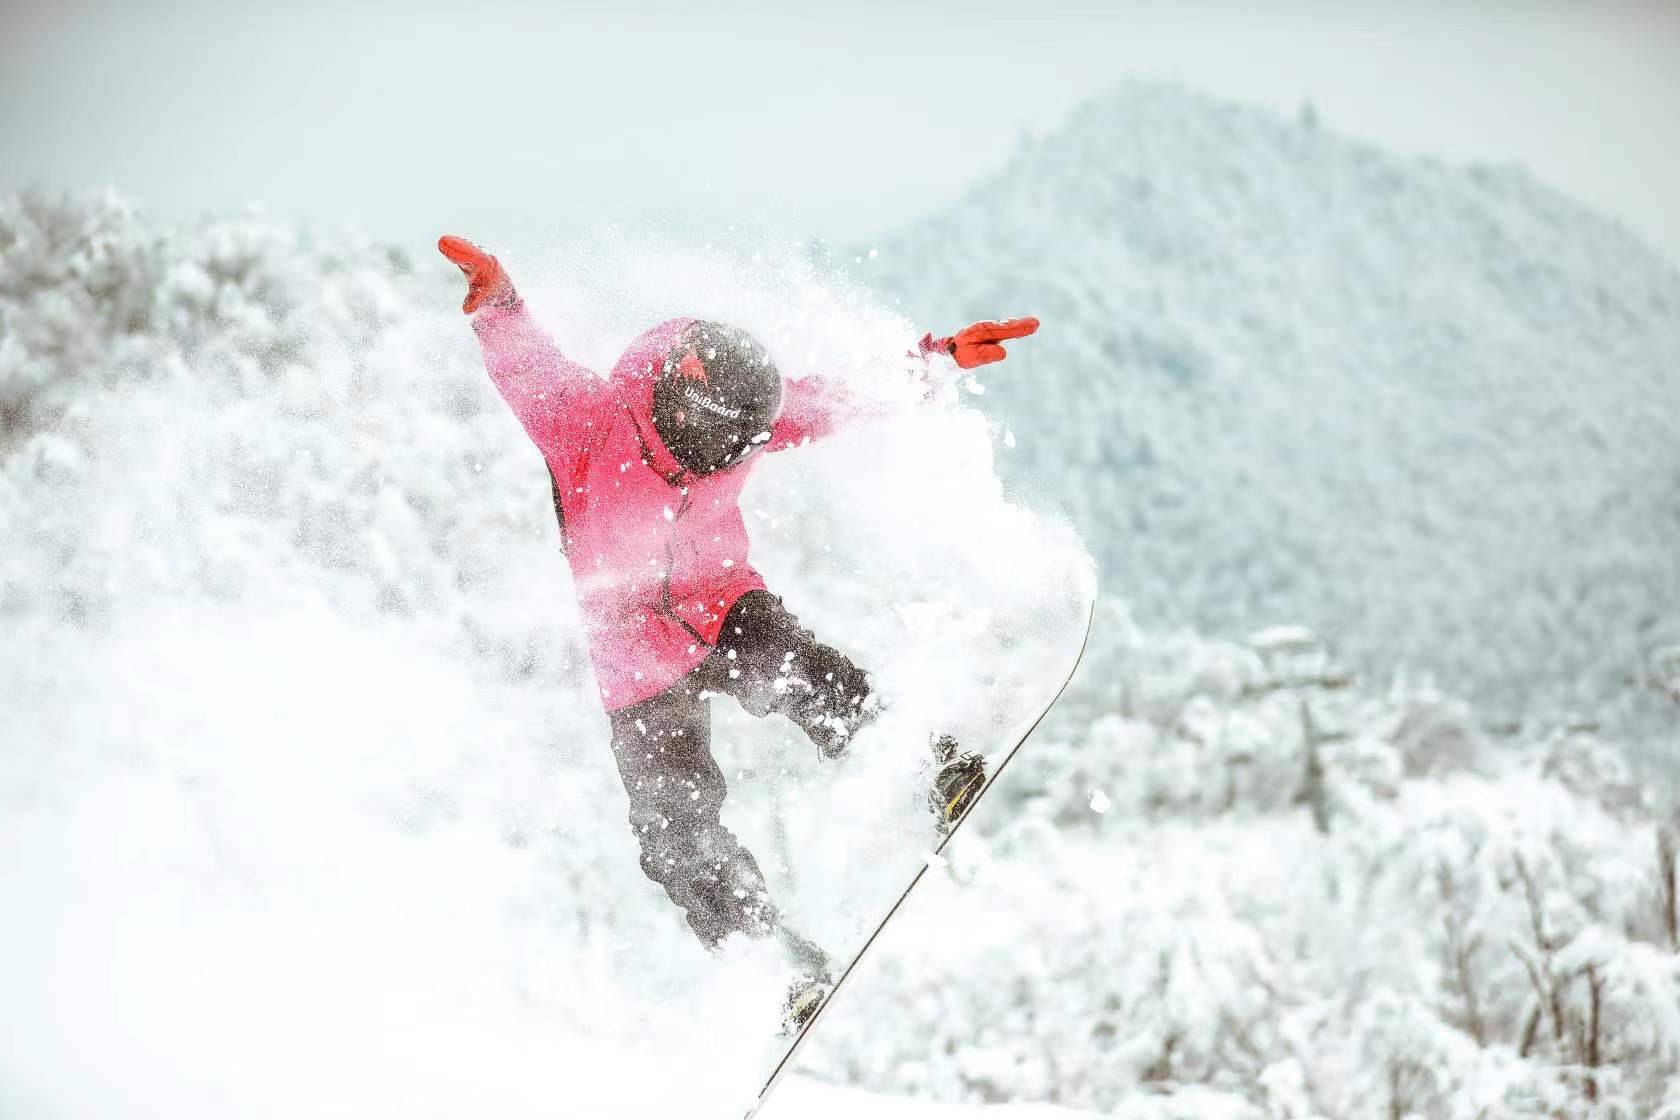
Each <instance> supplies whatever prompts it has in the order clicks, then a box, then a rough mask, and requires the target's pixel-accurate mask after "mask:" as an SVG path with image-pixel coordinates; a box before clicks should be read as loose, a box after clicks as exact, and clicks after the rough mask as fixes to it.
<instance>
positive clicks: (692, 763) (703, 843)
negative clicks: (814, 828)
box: [611, 591, 876, 946]
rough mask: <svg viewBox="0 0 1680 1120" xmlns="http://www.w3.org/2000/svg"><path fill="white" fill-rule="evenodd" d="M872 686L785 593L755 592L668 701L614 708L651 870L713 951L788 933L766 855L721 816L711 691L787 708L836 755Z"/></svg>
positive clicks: (748, 703) (621, 760)
mask: <svg viewBox="0 0 1680 1120" xmlns="http://www.w3.org/2000/svg"><path fill="white" fill-rule="evenodd" d="M869 691H870V690H869V682H868V679H867V677H866V675H865V673H864V672H863V670H861V669H859V668H858V667H857V666H856V665H854V664H853V663H852V662H851V661H850V660H849V659H848V658H847V657H846V656H845V655H844V654H842V653H841V652H840V651H838V650H836V649H834V648H832V647H830V646H826V645H823V644H822V643H820V642H818V641H817V640H816V638H815V637H814V636H812V634H811V632H810V631H809V630H805V629H802V628H801V627H800V625H799V620H798V619H797V618H795V617H794V616H793V615H792V614H791V613H789V612H788V610H787V608H786V607H784V606H783V605H782V601H781V599H779V598H777V597H776V596H774V595H772V594H770V593H769V592H767V591H749V592H747V593H746V594H745V595H742V596H741V597H740V599H738V600H736V602H735V605H734V606H733V607H731V608H730V611H729V614H728V615H727V616H726V617H725V618H724V622H723V630H722V632H721V633H720V634H719V637H718V644H717V646H716V648H715V649H713V651H712V653H711V654H710V656H708V657H707V658H706V660H705V661H703V662H702V663H701V664H699V665H698V666H696V667H695V668H694V669H693V670H692V671H690V672H689V673H688V675H687V676H685V677H683V679H682V680H680V681H678V682H677V683H676V684H674V685H672V686H671V687H670V688H668V689H666V690H665V691H664V692H662V693H660V694H659V695H658V696H654V697H651V698H650V699H647V700H643V701H642V702H641V703H639V704H632V705H631V706H629V707H628V708H622V709H620V710H619V711H616V712H613V713H612V716H611V718H612V746H613V755H614V757H615V758H616V759H617V760H618V772H619V776H620V777H621V778H623V779H624V791H625V793H627V794H628V795H629V797H630V827H631V829H632V830H633V831H634V832H635V834H636V840H637V842H638V843H639V844H640V845H641V849H642V856H641V864H642V871H643V872H644V873H646V875H647V877H648V878H650V879H652V880H653V881H654V882H656V883H658V884H659V885H660V886H662V887H664V888H665V892H666V893H667V894H669V895H670V896H671V901H672V902H674V903H676V904H677V905H678V906H680V907H682V909H683V910H684V911H685V912H686V913H687V917H688V924H689V926H690V927H691V928H692V929H693V930H694V933H695V935H696V936H697V937H699V938H700V940H701V941H702V942H703V943H705V944H706V945H707V946H713V945H716V944H717V943H718V942H719V941H721V940H722V939H723V938H724V937H726V936H728V935H729V934H731V933H735V932H737V931H740V932H745V933H748V934H750V935H752V936H767V935H770V934H773V933H784V932H785V931H783V930H782V928H781V923H780V918H779V916H778V914H777V912H776V909H775V906H774V904H772V903H771V901H770V896H769V892H768V890H767V888H766V885H765V881H764V875H763V873H762V872H761V871H760V870H759V867H758V861H757V860H755V859H754V858H753V855H752V853H751V852H749V851H747V849H746V848H744V847H742V845H741V842H740V841H739V840H738V839H737V838H736V837H735V834H734V833H733V832H731V831H729V829H727V828H725V827H724V825H723V822H722V821H721V820H720V818H719V812H720V810H721V809H722V807H723V798H724V794H725V793H726V792H727V790H726V787H725V784H724V780H723V771H722V770H720V769H718V764H717V762H716V760H715V759H713V758H712V747H711V736H712V720H711V712H710V708H709V697H710V695H711V694H712V693H723V694H724V695H727V696H732V697H734V698H735V699H736V700H737V701H739V702H740V704H741V706H742V707H743V708H745V709H746V710H747V711H748V712H750V713H752V714H753V715H755V716H765V715H769V714H770V713H772V712H774V713H777V714H779V715H784V716H786V717H788V718H789V719H791V720H792V721H793V722H794V723H796V724H798V725H799V727H800V729H801V730H802V731H804V732H805V734H806V735H807V736H808V737H809V738H810V739H811V741H812V742H813V743H815V744H816V745H817V748H818V749H819V750H820V751H822V753H823V754H824V755H825V756H827V757H829V758H836V757H838V756H839V755H840V754H842V753H843V752H844V751H845V748H846V744H847V743H848V741H849V740H850V738H851V736H852V735H853V734H854V733H855V732H856V731H857V730H858V729H859V728H861V727H862V726H864V725H865V724H866V723H868V722H869V721H870V720H871V719H872V718H873V717H874V714H875V711H876V705H875V704H874V703H873V702H871V701H870V698H869Z"/></svg>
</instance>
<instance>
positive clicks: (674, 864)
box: [611, 675, 779, 947]
mask: <svg viewBox="0 0 1680 1120" xmlns="http://www.w3.org/2000/svg"><path fill="white" fill-rule="evenodd" d="M611 720H612V747H613V756H614V758H616V759H617V761H618V773H619V777H620V778H622V779H623V781H624V792H625V793H626V794H627V795H628V796H629V798H630V827H631V830H632V831H634V832H635V834H636V841H637V843H638V844H640V845H641V849H642V854H641V866H642V871H643V873H644V874H646V875H647V877H648V878H649V879H652V880H653V881H654V882H656V883H658V884H659V885H660V886H662V887H664V888H665V893H666V894H668V895H670V896H671V901H672V902H674V903H676V904H677V905H678V906H680V907H682V909H683V910H684V912H685V913H686V915H687V918H688V924H689V927H690V928H692V929H693V930H694V933H695V936H697V937H698V938H700V940H701V942H703V943H704V944H705V945H707V946H708V947H710V946H714V945H716V944H717V943H718V942H719V941H721V940H723V938H725V937H727V936H728V935H729V934H731V933H736V932H742V933H747V934H749V935H751V936H754V937H762V936H766V935H768V934H770V933H773V932H775V931H776V929H777V926H778V924H779V923H778V920H777V914H776V910H775V907H774V906H773V905H772V904H771V902H770V896H769V892H768V890H767V888H766V886H765V882H764V875H763V873H762V872H760V871H759V868H758V862H757V861H756V860H755V859H753V855H752V853H751V852H749V851H747V849H746V848H744V847H742V846H741V842H740V841H739V840H738V839H737V838H736V836H735V834H734V833H733V832H731V831H729V829H727V828H725V827H724V826H723V822H722V820H721V819H720V816H719V814H720V811H721V810H722V808H723V798H724V794H725V793H726V792H727V789H726V787H725V784H724V779H723V771H722V770H720V769H719V768H718V764H717V761H716V760H715V759H713V758H712V751H711V713H710V711H709V710H708V709H707V704H706V701H705V700H704V699H702V698H701V696H700V689H699V686H698V684H697V683H696V681H695V680H694V678H693V676H692V675H691V676H690V677H689V678H685V679H684V680H682V681H679V682H677V683H676V684H675V685H673V686H671V688H670V689H668V690H667V691H666V692H663V693H661V694H660V695H658V696H655V697H653V698H652V699H649V700H644V701H642V702H641V703H639V704H633V705H631V706H630V707H628V708H624V709H621V710H619V711H617V712H613V713H611Z"/></svg>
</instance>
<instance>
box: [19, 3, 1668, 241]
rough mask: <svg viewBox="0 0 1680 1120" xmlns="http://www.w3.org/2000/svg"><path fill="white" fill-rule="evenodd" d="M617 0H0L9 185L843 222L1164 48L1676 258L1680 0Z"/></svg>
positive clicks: (351, 209) (178, 202)
mask: <svg viewBox="0 0 1680 1120" xmlns="http://www.w3.org/2000/svg"><path fill="white" fill-rule="evenodd" d="M620 7H621V5H611V4H570V5H568V4H561V3H554V4H550V3H542V2H530V3H477V2H474V3H468V2H465V0H463V2H462V3H459V4H449V5H445V4H435V3H424V4H407V5H396V4H391V5H384V4H363V5H359V6H358V5H345V6H343V7H340V6H336V5H334V6H328V5H322V4H317V3H314V2H313V0H309V2H293V3H287V4H277V5H264V6H258V5H251V4H241V3H238V2H232V3H230V2H227V0H221V2H216V3H205V2H198V0H195V2H189V3H181V4H168V5H157V4H146V3H133V2H120V3H69V4H64V3H53V4H46V3H41V2H40V0H24V2H23V3H22V4H20V3H19V2H18V0H0V190H11V189H15V188H17V187H19V186H23V185H25V184H28V183H44V184H47V185H50V186H72V187H90V186H104V185H110V186H114V187H116V188H118V189H119V190H121V191H123V192H124V193H126V194H129V195H131V196H133V197H135V198H137V199H139V200H140V202H141V203H142V204H143V205H144V206H145V207H146V208H147V209H148V210H149V211H151V212H153V213H157V214H160V215H162V216H164V217H170V218H173V217H185V216H191V215H194V214H197V213H200V212H204V211H215V212H227V211H233V210H237V209H239V208H240V207H242V206H244V205H245V204H247V203H251V202H260V203H262V204H263V205H264V206H265V207H266V208H267V209H268V210H269V212H271V213H273V214H276V215H280V216H286V217H290V216H300V217H305V218H309V219H312V220H316V221H320V222H325V223H329V224H332V223H349V224H353V225H356V226H360V227H363V228H365V229H367V230H369V231H371V232H373V233H375V234H378V235H380V236H385V237H392V238H400V239H403V240H409V239H422V238H429V237H430V236H433V235H435V233H437V232H438V231H441V230H454V231H458V232H461V233H463V234H466V235H468V236H472V237H475V238H479V239H482V240H486V241H491V242H495V241H496V240H497V239H498V238H507V237H515V236H533V235H536V234H539V233H541V231H542V230H543V229H544V228H552V229H556V230H561V229H565V228H566V227H571V226H575V225H590V224H596V223H600V222H603V221H606V222H613V223H618V224H628V225H634V224H638V223H642V222H647V221H649V220H653V219H655V218H657V219H660V220H664V221H675V222H681V223H687V224H691V225H706V224H709V223H717V222H747V223H751V224H753V225H756V226H760V227H767V228H769V229H771V230H774V231H776V232H782V231H786V232H788V233H790V234H797V233H812V232H815V233H821V234H823V235H825V236H828V237H830V238H832V239H835V240H840V241H851V240H853V239H856V238H866V237H868V236H870V235H871V234H873V233H875V232H878V231H881V230H884V229H887V228H890V227H892V226H894V225H897V224H899V223H901V222H904V221H906V220H908V219H911V218H913V217H915V216H916V215H917V214H919V213H923V212H926V211H928V210H931V209H934V208H937V207H938V206H940V205H941V204H943V203H945V202H947V201H949V200H951V199H952V198H954V197H956V196H957V195H958V194H959V193H960V192H961V190H962V188H963V187H964V186H965V185H966V184H967V183H969V182H970V181H972V180H973V179H974V178H976V177H977V176H979V175H980V174H982V173H984V172H986V171H988V170H990V169H992V168H994V167H996V166H998V165H999V164H1001V163H1002V161H1003V160H1004V158H1005V157H1006V156H1007V155H1008V153H1009V151H1010V150H1011V149H1012V147H1013V146H1014V144H1015V143H1016V140H1017V138H1018V137H1019V136H1020V135H1021V133H1022V132H1037V131H1042V130H1045V129H1048V128H1050V127H1053V126H1055V125H1056V124H1057V123H1058V122H1059V120H1060V119H1061V118H1062V117H1063V115H1064V114H1065V113H1066V112H1067V110H1068V109H1069V108H1070V107H1071V106H1072V105H1073V104H1074V103H1075V102H1076V101H1078V100H1079V99H1080V98H1082V97H1085V96H1087V95H1089V94H1090V93H1092V92H1094V91H1097V90H1099V89H1101V88H1103V87H1104V86H1105V85H1107V84H1109V83H1111V82H1113V81H1115V80H1117V79H1119V78H1122V77H1125V76H1128V75H1140V76H1160V77H1173V78H1178V79H1181V80H1182V81H1183V82H1184V83H1185V84H1187V85H1190V86H1193V87H1197V88H1201V89H1205V90H1209V91H1212V92H1216V93H1220V94H1224V95H1228V96H1234V97H1239V98H1243V99H1246V100H1250V101H1258V102H1262V103H1265V104H1270V105H1274V106H1277V107H1280V108H1284V109H1287V110H1290V111H1293V109H1294V108H1295V107H1296V106H1297V105H1298V104H1299V103H1300V101H1301V100H1302V99H1303V98H1307V97H1311V98H1312V99H1313V100H1314V101H1315V102H1316V103H1317V105H1318V107H1319V110H1320V115H1321V117H1322V119H1323V120H1324V122H1325V123H1326V124H1327V125H1328V126H1330V127H1332V128H1336V129H1339V130H1342V131H1345V132H1349V133H1352V134H1355V135H1360V136H1364V137H1369V138H1372V139H1376V140H1379V141H1382V142H1385V143H1388V144H1390V145H1393V146H1395V147H1398V148H1400V149H1403V150H1407V151H1413V152H1422V153H1429V154H1434V155H1439V156H1443V157H1446V158H1449V159H1453V160H1465V159H1483V160H1491V161H1499V162H1504V161H1517V162H1521V163H1524V164H1526V165H1528V166H1529V167H1530V168H1532V169H1533V170H1534V171H1535V172H1536V173H1538V174H1539V175H1540V176H1541V177H1542V178H1544V179H1546V180H1547V181H1549V182H1551V183H1553V184H1554V185H1556V186H1559V187H1561V188H1563V189H1564V190H1566V191H1568V192H1569V193H1571V194H1573V195H1575V196H1576V197H1578V198H1581V199H1583V200H1585V201H1587V202H1589V203H1590V204H1592V205H1594V206H1595V207H1597V208H1599V209H1601V210H1604V211H1607V212H1610V213H1612V214H1615V215H1617V216H1619V217H1621V218H1622V219H1624V220H1625V221H1626V222H1627V223H1628V224H1629V225H1631V226H1633V227H1634V228H1636V229H1638V230H1640V231H1641V232H1642V233H1643V234H1644V235H1646V237H1647V238H1648V239H1650V240H1652V241H1654V242H1657V243H1659V244H1660V245H1661V246H1662V247H1663V248H1664V249H1665V251H1666V252H1667V254H1668V255H1669V257H1670V258H1671V259H1674V260H1677V261H1680V201H1676V200H1680V124H1677V123H1676V122H1680V61H1677V60H1680V3H1664V2H1651V3H1634V2H1620V3H1616V2H1598V3H1592V4H1587V3H1556V2H1541V0H1536V2H1534V3H1529V4H1512V3H1483V4H1480V5H1466V4H1450V5H1448V4H1443V5H1439V6H1434V5H1420V4H1399V3H1389V4H1370V5H1365V4H1357V3H1341V4H1313V3H1293V2H1289V3H1286V2H1281V0H1274V2H1272V3H1265V4H1256V5H1242V6H1238V5H1228V4H1223V3H1212V2H1209V3H1186V4H1174V5H1161V4H1144V3H1114V4H1089V5H1069V4H1056V3H1048V4H1035V3H1032V2H1023V0H1009V2H991V0H978V2H974V0H971V2H968V3H962V4H957V3H930V4H921V5H902V6H901V5H899V4H896V3H880V2H877V0H849V2H846V3H843V4H834V5H824V6H821V7H817V6H805V5H798V4H792V3H751V2H721V3H706V4H690V3H664V2H655V3H649V4H643V5H639V6H638V7H637V8H636V12H637V13H638V14H634V15H626V14H624V13H623V12H621V11H619V10H618V9H619V8H620ZM1472 9H1473V10H1472ZM1256 10H1259V11H1263V13H1264V14H1257V13H1256Z"/></svg>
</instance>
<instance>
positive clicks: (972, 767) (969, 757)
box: [928, 735, 986, 836]
mask: <svg viewBox="0 0 1680 1120" xmlns="http://www.w3.org/2000/svg"><path fill="white" fill-rule="evenodd" d="M933 764H934V766H935V767H937V768H938V769H937V770H936V771H935V772H934V775H933V788H932V789H931V790H930V791H929V792H928V804H929V806H931V807H932V809H933V815H934V818H935V819H936V820H937V821H938V822H939V833H940V835H941V836H944V835H947V834H949V833H950V831H951V830H952V829H953V828H955V827H956V826H957V822H958V821H960V820H962V818H963V814H964V813H966V812H968V809H969V806H971V805H973V804H974V801H975V798H977V797H979V796H980V791H981V790H982V789H984V788H985V786H986V760H985V759H984V758H982V757H981V756H979V755H977V754H969V753H968V752H966V751H963V750H961V749H959V747H958V745H957V741H956V739H955V738H953V737H952V736H950V735H940V736H938V737H937V738H936V739H934V741H933Z"/></svg>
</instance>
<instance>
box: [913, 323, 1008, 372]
mask: <svg viewBox="0 0 1680 1120" xmlns="http://www.w3.org/2000/svg"><path fill="white" fill-rule="evenodd" d="M1037 329H1038V320H1037V319H1035V318H1033V317H1032V316H1031V315H1028V316H1026V317H1025V318H1022V319H987V320H986V321H984V322H981V323H975V324H974V325H973V326H971V327H964V328H963V329H962V330H960V331H958V332H957V333H956V334H954V335H952V336H951V337H950V338H934V337H933V334H932V332H929V333H927V334H925V335H923V336H922V341H921V342H920V343H918V344H917V347H918V349H920V350H921V352H922V353H923V354H932V353H936V352H938V353H944V354H949V355H951V357H953V358H955V359H956V360H957V365H958V366H960V367H962V368H963V369H973V368H974V367H975V366H983V365H986V364H987V363H988V362H1001V361H1003V359H1004V358H1005V357H1006V356H1007V355H1006V354H1005V353H1004V350H1003V347H1001V346H999V345H998V343H1000V342H1002V341H1003V340H1004V339H1006V338H1025V337H1027V335H1029V334H1032V333H1033V332H1034V331H1036V330H1037Z"/></svg>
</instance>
